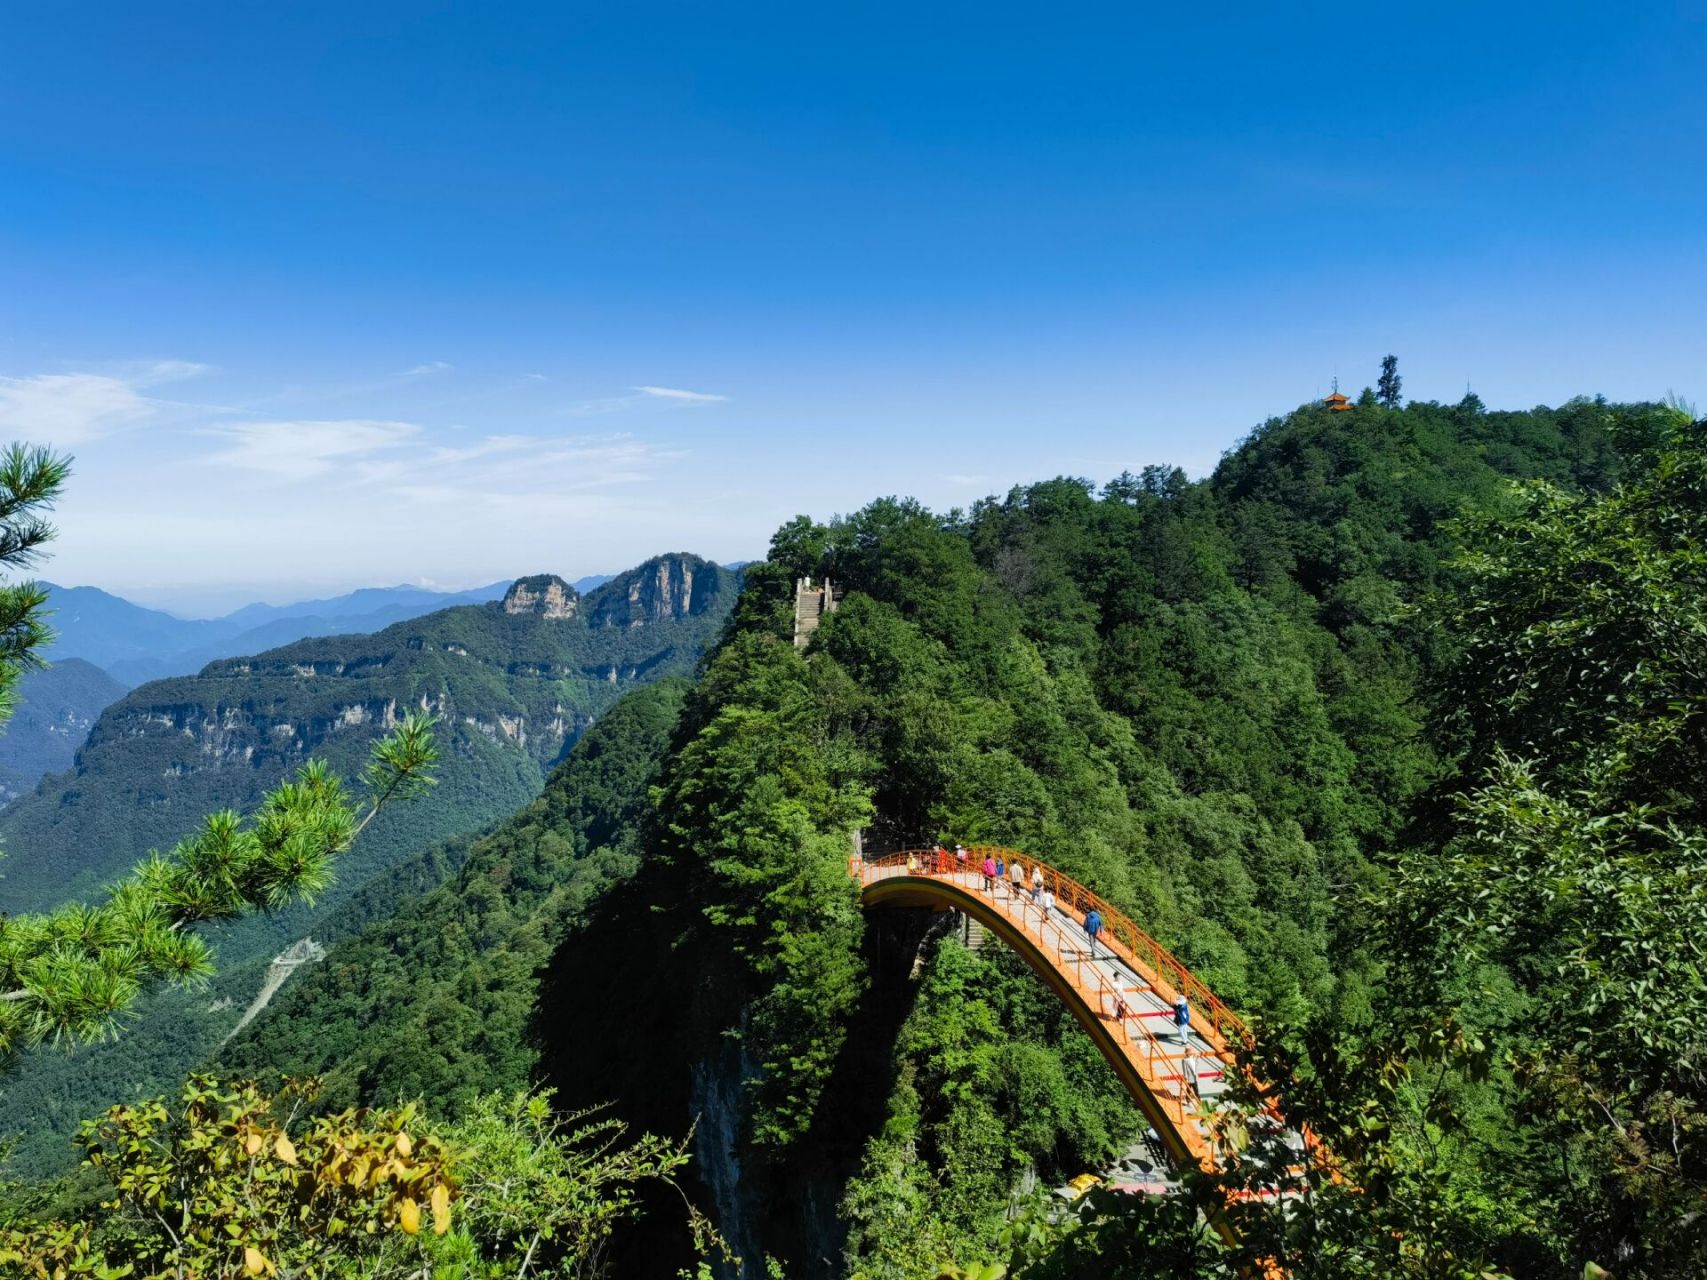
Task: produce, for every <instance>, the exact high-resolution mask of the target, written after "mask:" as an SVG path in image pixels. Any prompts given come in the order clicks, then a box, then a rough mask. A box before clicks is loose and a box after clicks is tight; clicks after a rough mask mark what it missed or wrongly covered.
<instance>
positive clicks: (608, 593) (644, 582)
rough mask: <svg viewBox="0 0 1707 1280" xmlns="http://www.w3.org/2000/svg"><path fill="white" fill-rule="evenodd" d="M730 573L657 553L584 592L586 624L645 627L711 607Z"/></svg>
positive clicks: (697, 561)
mask: <svg viewBox="0 0 1707 1280" xmlns="http://www.w3.org/2000/svg"><path fill="white" fill-rule="evenodd" d="M729 576H730V575H729V574H728V573H727V571H725V570H722V569H719V568H718V567H717V566H716V565H714V564H712V563H711V562H710V561H708V560H702V559H700V558H699V557H698V556H694V555H687V554H685V553H677V554H674V555H667V556H657V557H655V558H653V559H651V560H648V561H647V562H646V563H645V564H643V565H640V566H639V567H638V568H634V569H630V570H629V571H628V572H627V573H625V574H622V575H620V576H619V577H616V578H613V579H612V580H611V581H609V582H607V583H605V584H604V585H603V586H602V587H599V588H598V589H597V590H595V591H590V592H588V593H587V622H588V625H589V626H594V627H643V626H645V625H646V624H647V623H649V622H665V621H668V620H670V619H673V618H687V617H691V616H694V615H696V614H701V613H704V612H706V611H707V610H708V609H710V608H712V607H713V605H714V603H715V601H716V600H717V597H718V595H719V594H720V593H721V592H722V590H723V588H724V585H725V582H724V580H725V578H727V577H729Z"/></svg>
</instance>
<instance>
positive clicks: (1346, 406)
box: [1322, 378, 1351, 413]
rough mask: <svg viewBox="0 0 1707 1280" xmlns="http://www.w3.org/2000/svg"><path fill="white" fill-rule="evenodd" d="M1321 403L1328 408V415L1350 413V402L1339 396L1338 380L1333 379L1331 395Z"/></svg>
mask: <svg viewBox="0 0 1707 1280" xmlns="http://www.w3.org/2000/svg"><path fill="white" fill-rule="evenodd" d="M1322 403H1323V404H1325V405H1327V406H1328V412H1329V413H1350V412H1351V401H1350V400H1347V399H1346V398H1345V396H1343V395H1342V394H1340V380H1339V379H1338V378H1335V379H1334V389H1333V394H1331V395H1329V396H1327V397H1326V398H1325V399H1324V400H1323V401H1322Z"/></svg>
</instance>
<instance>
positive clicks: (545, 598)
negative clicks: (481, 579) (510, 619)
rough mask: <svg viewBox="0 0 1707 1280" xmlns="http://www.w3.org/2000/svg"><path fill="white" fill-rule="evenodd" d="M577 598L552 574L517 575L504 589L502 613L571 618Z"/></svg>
mask: <svg viewBox="0 0 1707 1280" xmlns="http://www.w3.org/2000/svg"><path fill="white" fill-rule="evenodd" d="M580 601H581V597H580V596H579V595H578V594H577V593H576V591H575V588H574V587H572V586H570V585H569V584H568V583H567V582H565V581H563V579H562V578H559V577H558V576H557V575H556V574H555V573H536V574H534V575H533V576H532V577H531V578H517V579H516V580H515V581H514V582H512V583H511V584H510V589H509V590H508V591H506V592H504V612H505V613H537V614H539V616H540V617H542V618H573V617H574V616H575V609H576V606H577V605H579V604H580Z"/></svg>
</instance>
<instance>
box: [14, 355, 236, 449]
mask: <svg viewBox="0 0 1707 1280" xmlns="http://www.w3.org/2000/svg"><path fill="white" fill-rule="evenodd" d="M207 368H208V367H207V366H206V365H204V364H197V363H195V362H194V361H191V360H149V361H137V362H132V363H128V364H124V365H121V366H118V369H119V371H118V372H117V373H38V374H34V375H32V376H30V377H27V378H3V377H0V437H4V438H7V439H14V440H28V441H30V442H31V443H34V444H47V445H61V446H63V445H75V444H82V443H83V442H84V441H86V440H92V439H94V438H96V437H97V436H103V435H107V434H109V433H110V432H113V431H117V430H120V429H121V428H124V427H127V426H131V425H134V424H136V423H139V422H141V421H143V420H144V419H146V418H148V417H150V416H152V415H153V414H154V413H155V412H156V411H157V410H158V409H159V408H160V407H161V406H163V405H169V404H171V402H170V401H166V400H157V399H154V398H152V397H150V396H146V395H144V394H143V393H142V388H145V387H152V386H157V385H159V384H161V383H165V382H181V381H183V380H184V379H186V378H194V377H197V376H199V375H200V374H203V373H206V372H207Z"/></svg>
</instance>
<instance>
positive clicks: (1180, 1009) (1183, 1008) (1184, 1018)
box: [1174, 995, 1191, 1048]
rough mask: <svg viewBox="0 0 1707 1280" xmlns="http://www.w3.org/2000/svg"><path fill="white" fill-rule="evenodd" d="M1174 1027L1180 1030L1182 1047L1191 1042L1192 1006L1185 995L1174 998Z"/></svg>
mask: <svg viewBox="0 0 1707 1280" xmlns="http://www.w3.org/2000/svg"><path fill="white" fill-rule="evenodd" d="M1174 1029H1175V1030H1176V1031H1178V1032H1179V1042H1180V1047H1181V1048H1184V1047H1185V1046H1186V1045H1188V1044H1190V1043H1191V1006H1190V1005H1189V1004H1187V1003H1186V1002H1185V997H1184V996H1183V995H1182V996H1176V997H1175V998H1174Z"/></svg>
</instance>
